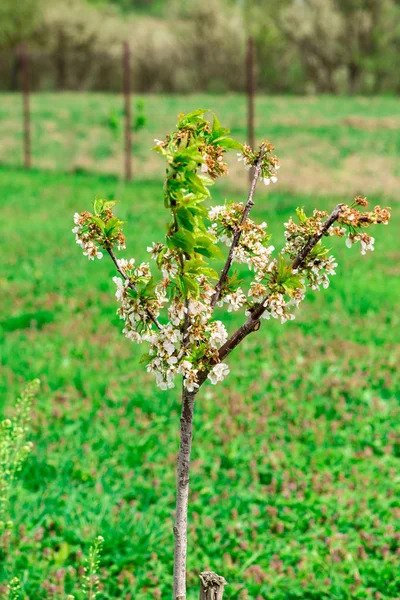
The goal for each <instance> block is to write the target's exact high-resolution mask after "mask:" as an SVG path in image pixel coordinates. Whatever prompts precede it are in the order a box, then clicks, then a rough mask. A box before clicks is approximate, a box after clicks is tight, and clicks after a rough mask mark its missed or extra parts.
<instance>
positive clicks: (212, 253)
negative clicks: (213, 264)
mask: <svg viewBox="0 0 400 600" xmlns="http://www.w3.org/2000/svg"><path fill="white" fill-rule="evenodd" d="M194 251H195V252H197V253H198V254H202V255H203V256H206V257H207V258H224V255H223V254H222V252H221V250H220V248H219V247H218V246H214V245H213V244H210V245H209V246H195V247H194Z"/></svg>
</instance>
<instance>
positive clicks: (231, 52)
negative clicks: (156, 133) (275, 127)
mask: <svg viewBox="0 0 400 600" xmlns="http://www.w3.org/2000/svg"><path fill="white" fill-rule="evenodd" d="M250 34H251V35H252V36H253V37H254V40H255V46H256V51H257V85H258V90H259V91H264V92H267V93H321V92H327V93H350V94H357V93H363V94H372V93H385V92H387V93H398V92H399V91H400V78H399V76H398V73H399V67H400V65H399V62H400V59H399V56H400V53H399V50H400V48H399V46H400V41H399V40H400V0H204V1H202V2H198V1H197V0H163V1H161V0H18V2H15V0H1V3H0V55H1V60H0V87H1V89H13V88H15V87H17V86H18V77H17V74H18V48H19V47H20V44H21V43H22V42H23V41H27V42H29V47H30V54H31V65H32V84H33V86H34V87H35V88H36V89H80V90H110V91H117V90H120V88H121V78H122V73H121V46H122V42H123V41H124V40H129V42H130V45H131V48H132V56H133V60H132V69H133V73H132V80H133V85H134V89H135V90H136V91H139V92H158V91H162V92H185V93H186V92H191V91H213V92H225V91H242V90H243V89H244V86H245V73H244V57H245V45H246V44H245V40H246V38H247V36H248V35H250Z"/></svg>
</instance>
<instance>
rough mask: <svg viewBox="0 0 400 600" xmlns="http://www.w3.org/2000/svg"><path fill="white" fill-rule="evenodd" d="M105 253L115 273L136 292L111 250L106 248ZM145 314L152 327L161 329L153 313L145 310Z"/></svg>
mask: <svg viewBox="0 0 400 600" xmlns="http://www.w3.org/2000/svg"><path fill="white" fill-rule="evenodd" d="M107 252H108V254H109V255H110V256H111V260H112V261H113V263H114V265H115V266H116V267H117V271H118V273H119V274H120V275H121V277H122V278H123V279H124V280H125V281H127V282H128V287H130V288H131V290H135V292H137V289H136V286H135V284H134V283H132V282H131V281H130V280H129V278H128V277H127V276H126V275H125V273H124V272H123V270H122V269H121V267H120V266H119V264H118V259H117V257H116V256H115V254H114V251H113V249H112V248H107ZM146 314H147V316H148V317H149V319H150V320H151V321H153V323H154V325H155V326H156V327H157V329H161V325H160V323H159V322H158V321H157V318H156V317H155V316H154V315H153V313H152V312H151V311H150V310H149V309H148V308H146Z"/></svg>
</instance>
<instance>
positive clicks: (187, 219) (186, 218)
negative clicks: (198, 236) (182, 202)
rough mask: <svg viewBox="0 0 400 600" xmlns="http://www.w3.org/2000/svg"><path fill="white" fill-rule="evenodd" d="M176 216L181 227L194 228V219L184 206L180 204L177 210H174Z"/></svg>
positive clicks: (190, 229)
mask: <svg viewBox="0 0 400 600" xmlns="http://www.w3.org/2000/svg"><path fill="white" fill-rule="evenodd" d="M176 217H177V219H178V222H179V224H180V225H182V227H184V228H185V229H187V230H188V231H193V230H194V226H195V219H194V217H193V215H192V213H191V212H190V210H188V209H187V208H186V207H185V206H180V207H179V208H178V210H177V211H176Z"/></svg>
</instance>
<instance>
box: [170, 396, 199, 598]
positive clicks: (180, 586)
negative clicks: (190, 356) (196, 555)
mask: <svg viewBox="0 0 400 600" xmlns="http://www.w3.org/2000/svg"><path fill="white" fill-rule="evenodd" d="M195 396H196V393H195V392H188V391H187V390H185V389H183V392H182V414H181V427H180V444H179V454H178V469H177V482H176V516H175V526H174V536H175V548H174V600H186V554H187V518H188V501H189V470H190V453H191V449H192V421H193V410H194V399H195Z"/></svg>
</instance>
